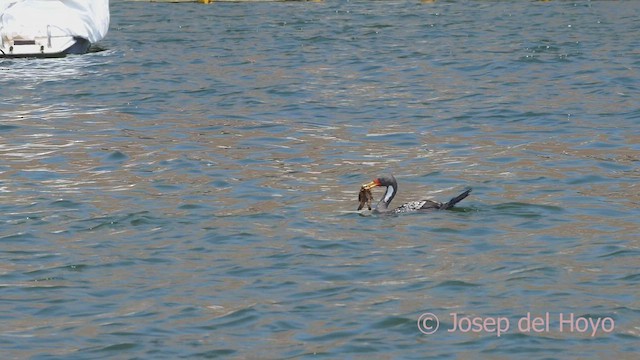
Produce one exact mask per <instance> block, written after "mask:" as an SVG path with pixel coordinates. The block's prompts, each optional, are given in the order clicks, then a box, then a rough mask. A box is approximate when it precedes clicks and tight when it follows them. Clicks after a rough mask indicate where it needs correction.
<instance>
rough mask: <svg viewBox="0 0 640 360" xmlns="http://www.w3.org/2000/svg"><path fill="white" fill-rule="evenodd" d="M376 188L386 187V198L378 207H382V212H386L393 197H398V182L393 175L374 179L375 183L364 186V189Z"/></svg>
mask: <svg viewBox="0 0 640 360" xmlns="http://www.w3.org/2000/svg"><path fill="white" fill-rule="evenodd" d="M376 186H385V187H386V188H387V191H386V192H385V193H384V197H383V198H382V199H381V200H380V202H379V203H378V207H382V210H386V209H387V207H388V206H389V204H390V203H391V200H393V197H394V196H396V193H397V192H398V182H397V181H396V178H395V177H393V175H389V176H381V177H378V178H375V179H373V181H371V182H369V183H366V184H364V185H362V187H363V188H364V189H367V190H369V189H373V188H374V187H376Z"/></svg>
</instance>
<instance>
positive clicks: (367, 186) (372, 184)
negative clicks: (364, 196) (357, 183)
mask: <svg viewBox="0 0 640 360" xmlns="http://www.w3.org/2000/svg"><path fill="white" fill-rule="evenodd" d="M376 186H380V181H378V179H375V180H373V181H372V182H369V183H366V184H363V185H362V188H363V189H366V190H370V189H373V188H374V187H376Z"/></svg>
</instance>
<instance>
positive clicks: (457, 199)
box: [440, 188, 471, 210]
mask: <svg viewBox="0 0 640 360" xmlns="http://www.w3.org/2000/svg"><path fill="white" fill-rule="evenodd" d="M470 192H471V189H470V188H469V189H467V190H465V191H464V192H463V193H462V194H460V195H458V196H456V197H454V198H453V199H451V200H449V201H447V202H446V203H444V204H442V206H440V209H441V210H448V209H451V208H452V207H453V206H454V205H455V204H457V203H459V202H460V201H462V200H463V199H464V198H466V197H467V196H469V193H470Z"/></svg>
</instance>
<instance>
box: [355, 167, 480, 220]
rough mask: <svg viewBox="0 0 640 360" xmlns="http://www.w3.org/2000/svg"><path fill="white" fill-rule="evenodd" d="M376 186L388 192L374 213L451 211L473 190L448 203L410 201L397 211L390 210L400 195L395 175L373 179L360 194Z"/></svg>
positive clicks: (361, 200)
mask: <svg viewBox="0 0 640 360" xmlns="http://www.w3.org/2000/svg"><path fill="white" fill-rule="evenodd" d="M376 186H385V187H386V188H387V190H386V191H385V193H384V196H383V197H382V199H381V200H380V201H379V202H378V205H376V208H375V209H374V212H378V213H393V214H403V213H408V212H416V211H425V210H448V209H451V208H452V207H453V206H454V205H455V204H457V203H459V202H460V201H462V200H463V199H464V198H466V197H467V196H469V193H471V188H469V189H467V190H465V191H464V192H463V193H462V194H460V195H458V196H456V197H454V198H452V199H451V200H449V201H447V202H446V203H441V202H437V201H433V200H418V201H410V202H408V203H406V204H403V205H402V206H400V207H397V208H395V209H390V208H389V204H391V200H393V198H394V197H395V196H396V194H397V193H398V182H397V181H396V178H395V177H393V175H390V176H381V177H378V178H375V179H373V181H371V182H369V183H366V184H364V185H362V188H361V190H360V192H361V193H362V192H363V191H366V190H371V189H373V188H374V187H376ZM359 200H360V207H359V208H358V210H360V209H362V207H363V198H362V197H361V198H360V199H359Z"/></svg>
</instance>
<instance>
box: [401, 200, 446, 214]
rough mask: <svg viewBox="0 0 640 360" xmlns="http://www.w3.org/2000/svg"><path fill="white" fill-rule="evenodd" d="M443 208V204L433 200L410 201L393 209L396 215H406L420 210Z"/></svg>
mask: <svg viewBox="0 0 640 360" xmlns="http://www.w3.org/2000/svg"><path fill="white" fill-rule="evenodd" d="M441 207H442V203H439V202H436V201H431V200H420V201H409V202H408V203H406V204H402V205H401V206H399V207H397V208H395V209H393V213H394V214H404V213H408V212H414V211H420V210H438V209H440V208H441Z"/></svg>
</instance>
